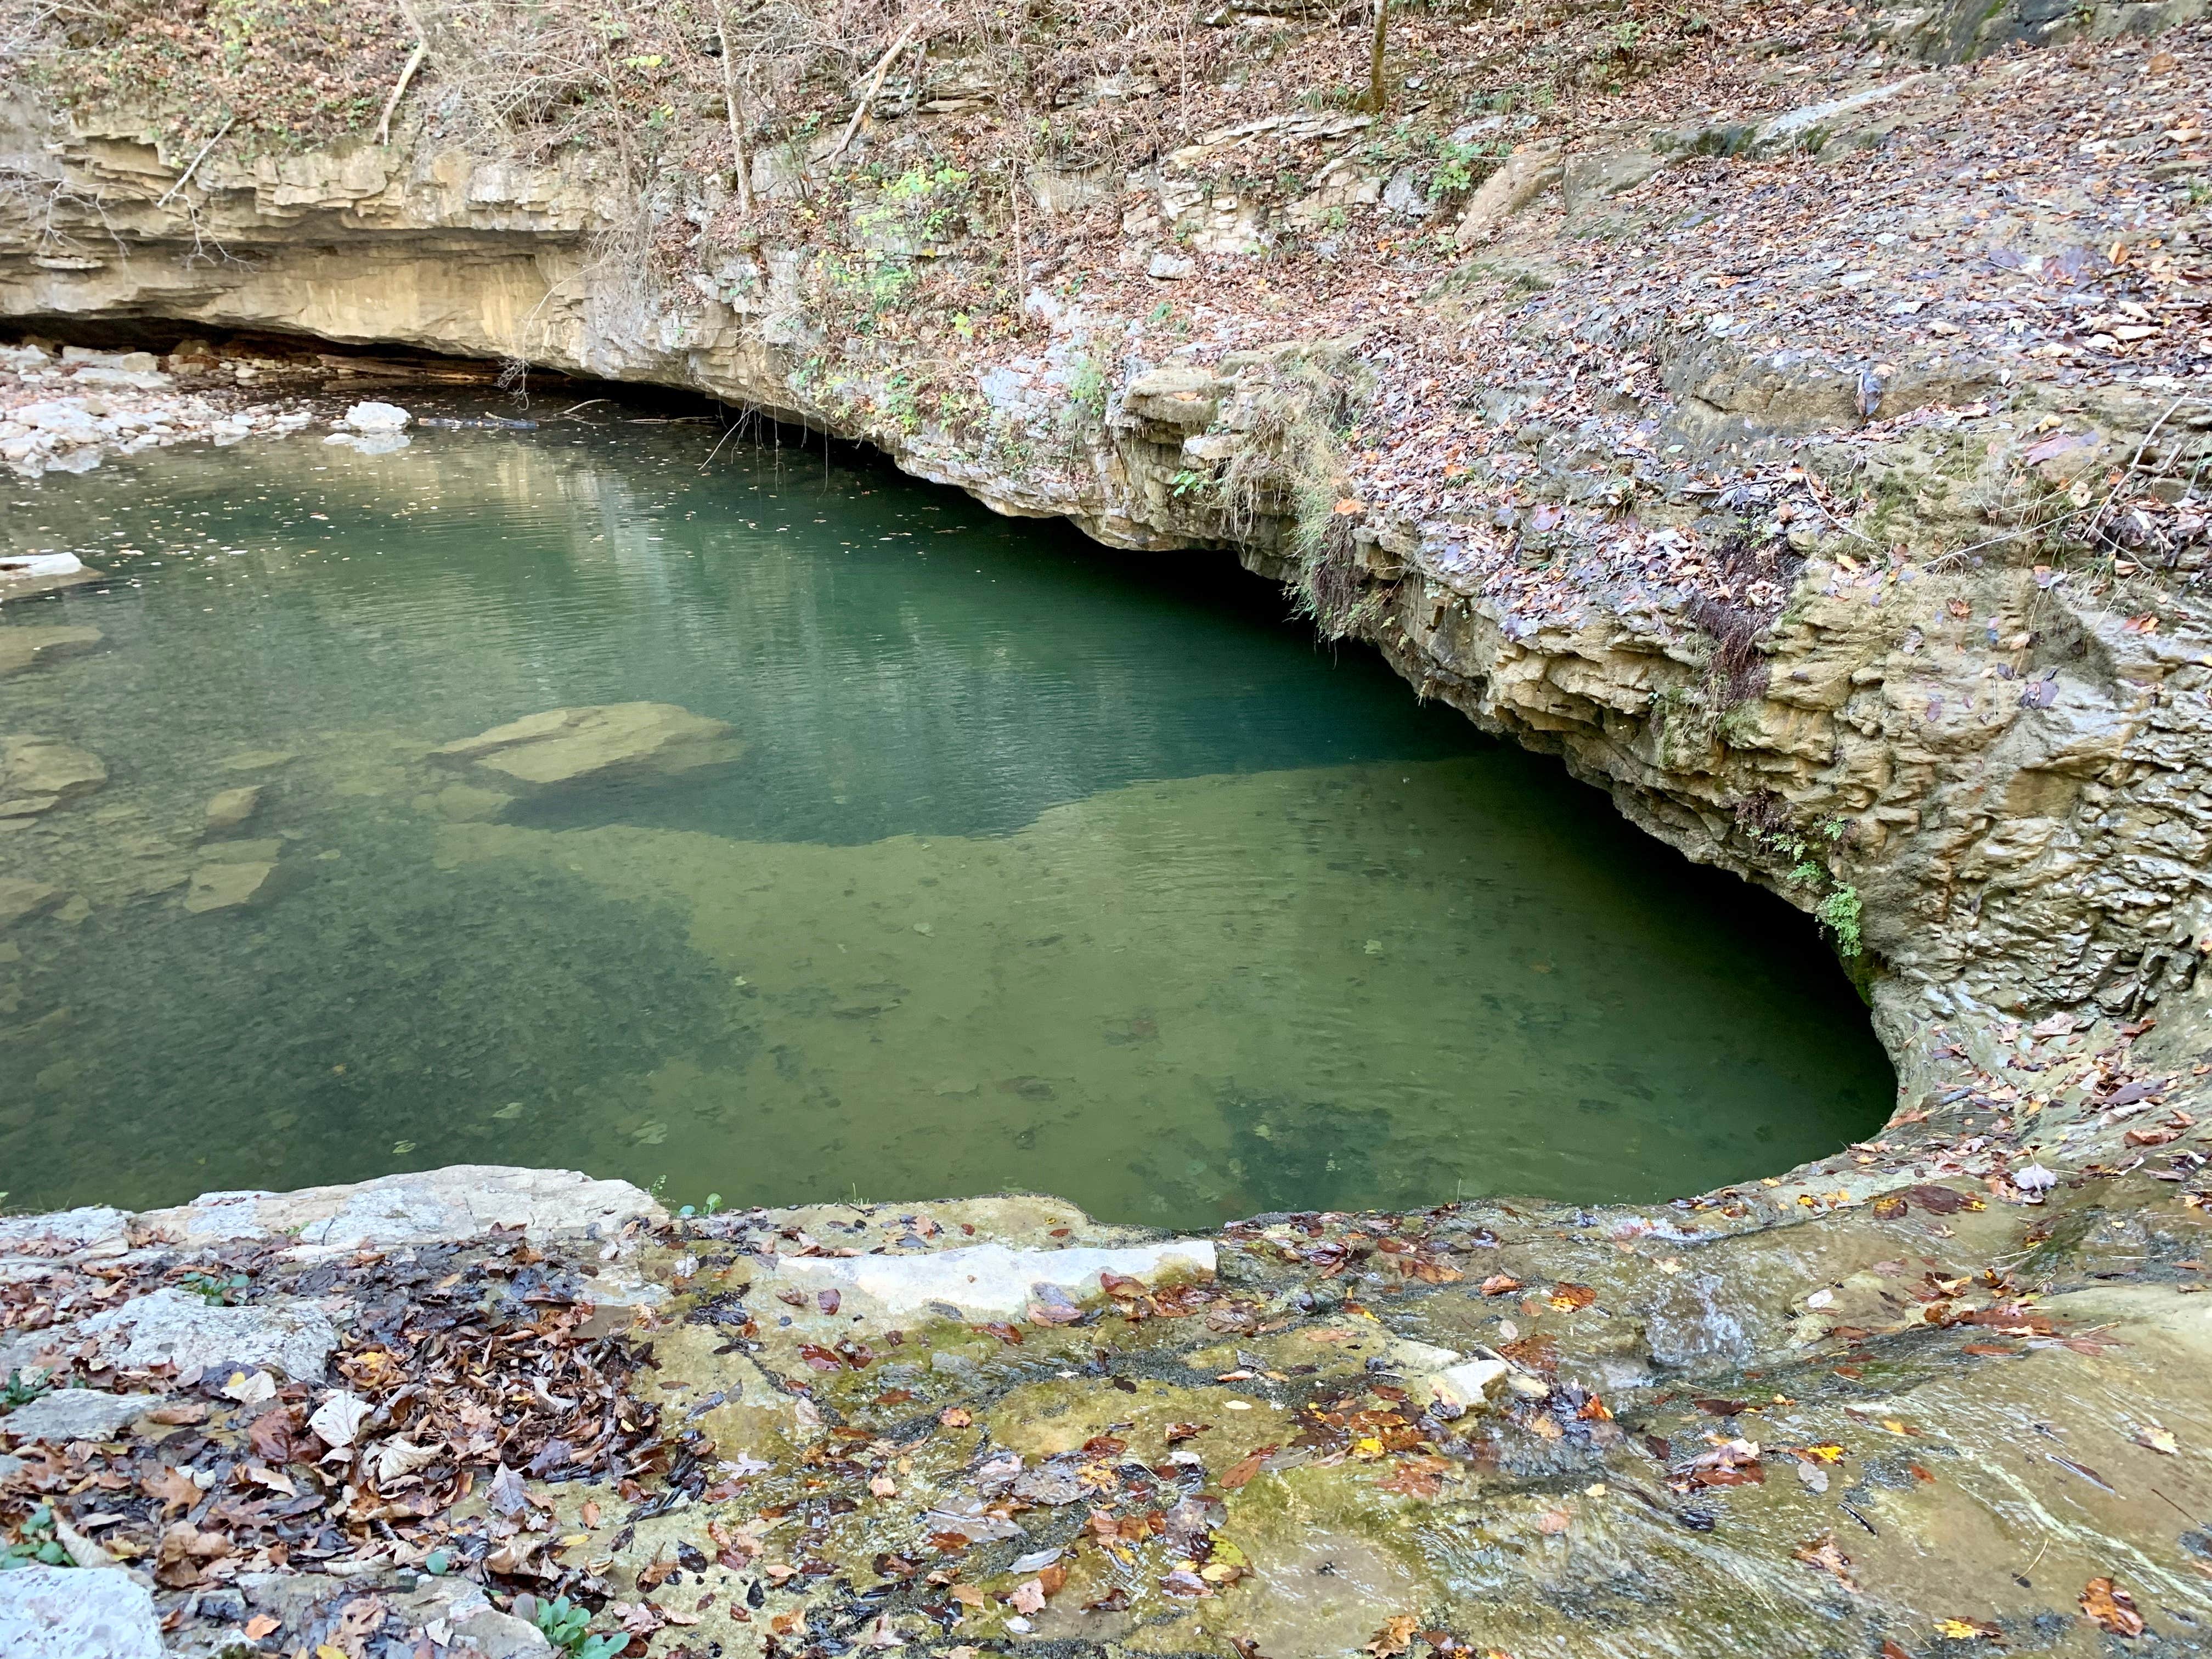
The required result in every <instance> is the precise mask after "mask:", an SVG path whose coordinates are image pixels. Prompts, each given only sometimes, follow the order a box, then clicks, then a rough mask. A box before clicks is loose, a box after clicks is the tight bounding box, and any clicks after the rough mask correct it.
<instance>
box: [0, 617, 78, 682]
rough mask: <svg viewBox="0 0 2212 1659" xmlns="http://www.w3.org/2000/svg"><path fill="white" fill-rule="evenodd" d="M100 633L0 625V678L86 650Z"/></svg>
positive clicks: (75, 629)
mask: <svg viewBox="0 0 2212 1659" xmlns="http://www.w3.org/2000/svg"><path fill="white" fill-rule="evenodd" d="M102 637H103V636H102V635H101V634H100V630H99V629H97V628H47V627H21V628H0V680H4V679H6V678H8V677H9V675H10V674H20V673H21V672H22V671H24V670H25V669H27V668H29V667H31V666H33V665H35V664H38V663H41V662H52V661H53V660H54V659H56V658H58V657H66V656H70V655H73V654H75V653H77V652H79V651H89V650H91V649H92V647H94V646H96V645H98V644H99V643H100V640H101V638H102Z"/></svg>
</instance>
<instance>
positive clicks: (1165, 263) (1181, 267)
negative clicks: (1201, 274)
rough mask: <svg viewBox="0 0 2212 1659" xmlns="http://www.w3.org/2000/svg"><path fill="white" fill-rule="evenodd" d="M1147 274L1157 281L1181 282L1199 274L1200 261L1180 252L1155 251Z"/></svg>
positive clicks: (1147, 267) (1146, 268) (1147, 268)
mask: <svg viewBox="0 0 2212 1659" xmlns="http://www.w3.org/2000/svg"><path fill="white" fill-rule="evenodd" d="M1145 275H1146V276H1149V277H1151V278H1152V280H1153V281H1154V282H1156V283H1181V282H1186V281H1188V279H1189V278H1191V277H1193V276H1197V275H1198V261H1197V260H1195V259H1190V258H1184V257H1183V256H1182V254H1179V253H1155V254H1154V255H1152V263H1151V264H1147V265H1146V267H1145Z"/></svg>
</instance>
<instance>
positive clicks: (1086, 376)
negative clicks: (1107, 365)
mask: <svg viewBox="0 0 2212 1659" xmlns="http://www.w3.org/2000/svg"><path fill="white" fill-rule="evenodd" d="M1067 395H1068V396H1069V397H1070V398H1073V399H1074V400H1075V401H1076V402H1077V403H1079V404H1082V405H1083V407H1084V408H1085V409H1088V410H1092V411H1094V412H1096V413H1100V414H1103V413H1104V412H1105V409H1106V371H1105V370H1104V369H1103V368H1100V367H1099V366H1098V365H1097V363H1095V362H1091V359H1090V358H1088V357H1083V358H1079V359H1078V360H1077V362H1076V365H1075V373H1074V374H1073V375H1071V376H1070V377H1069V379H1068V382H1067Z"/></svg>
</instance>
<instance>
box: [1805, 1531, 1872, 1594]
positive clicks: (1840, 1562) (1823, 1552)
mask: <svg viewBox="0 0 2212 1659" xmlns="http://www.w3.org/2000/svg"><path fill="white" fill-rule="evenodd" d="M1790 1554H1791V1555H1792V1556H1793V1557H1795V1558H1796V1559H1797V1560H1800V1561H1802V1562H1803V1563H1804V1564H1805V1565H1807V1566H1808V1567H1818V1568H1819V1569H1820V1571H1823V1572H1826V1573H1829V1574H1832V1575H1833V1577H1834V1578H1835V1580H1836V1582H1837V1583H1839V1584H1841V1585H1842V1586H1843V1587H1844V1589H1847V1590H1855V1589H1857V1588H1858V1585H1857V1583H1856V1582H1855V1581H1854V1580H1853V1579H1852V1577H1851V1558H1850V1556H1848V1555H1845V1554H1844V1553H1843V1551H1842V1550H1840V1549H1838V1548H1837V1547H1836V1534H1833V1533H1832V1532H1825V1533H1822V1534H1820V1536H1819V1537H1818V1538H1814V1539H1808V1541H1805V1542H1804V1543H1802V1544H1800V1545H1799V1546H1798V1547H1796V1549H1794V1550H1792V1551H1790Z"/></svg>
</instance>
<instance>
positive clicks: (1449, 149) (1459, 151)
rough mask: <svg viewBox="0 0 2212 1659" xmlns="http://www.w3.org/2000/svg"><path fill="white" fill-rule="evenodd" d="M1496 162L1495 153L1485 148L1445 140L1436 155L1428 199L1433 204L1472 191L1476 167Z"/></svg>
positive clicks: (1484, 146)
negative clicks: (1441, 199)
mask: <svg viewBox="0 0 2212 1659" xmlns="http://www.w3.org/2000/svg"><path fill="white" fill-rule="evenodd" d="M1500 148H1503V146H1501V147H1500ZM1495 159H1496V152H1495V151H1493V150H1492V149H1491V147H1490V146H1489V145H1488V144H1482V143H1459V142H1457V141H1455V140H1454V139H1449V138H1447V139H1446V140H1444V142H1443V144H1442V145H1441V146H1440V147H1439V148H1438V149H1437V170H1436V171H1435V172H1434V173H1431V174H1430V175H1429V199H1430V200H1431V201H1432V202H1433V201H1437V200H1438V199H1440V198H1441V197H1446V196H1456V195H1458V194H1459V193H1460V191H1463V190H1471V189H1473V188H1474V181H1475V167H1476V164H1477V163H1478V162H1482V161H1494V160H1495ZM1484 171H1485V172H1487V171H1488V169H1487V168H1485V169H1484Z"/></svg>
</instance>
